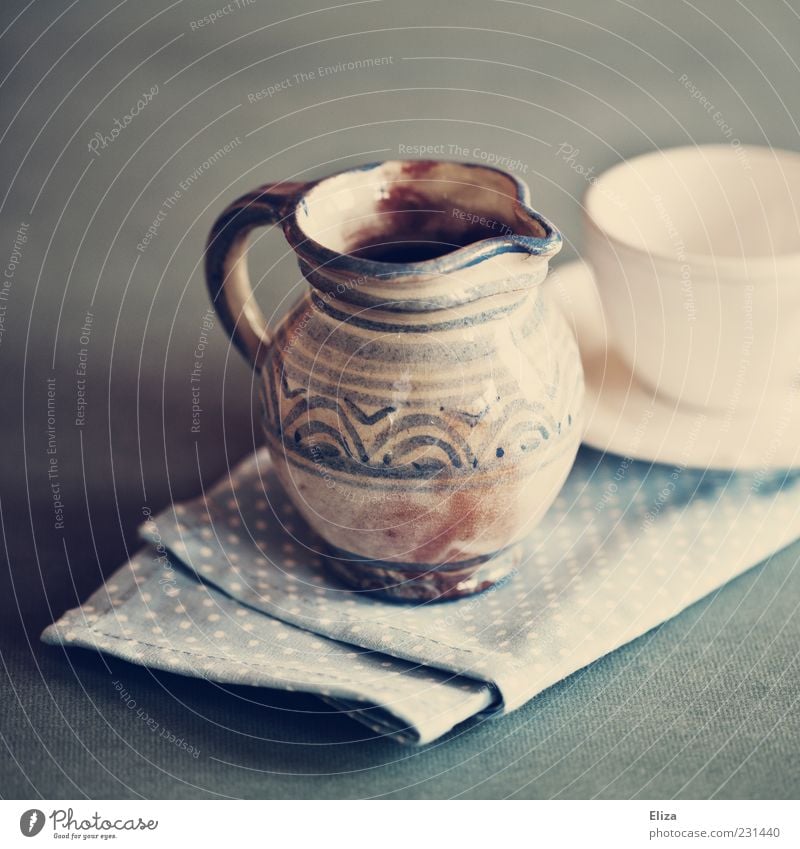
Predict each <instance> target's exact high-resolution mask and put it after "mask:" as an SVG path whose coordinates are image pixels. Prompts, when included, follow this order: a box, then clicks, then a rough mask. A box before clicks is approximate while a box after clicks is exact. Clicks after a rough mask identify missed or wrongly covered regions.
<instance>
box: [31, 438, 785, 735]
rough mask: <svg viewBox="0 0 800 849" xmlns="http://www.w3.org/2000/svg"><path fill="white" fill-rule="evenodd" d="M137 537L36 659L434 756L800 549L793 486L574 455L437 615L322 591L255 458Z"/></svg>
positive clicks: (276, 490)
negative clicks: (294, 710)
mask: <svg viewBox="0 0 800 849" xmlns="http://www.w3.org/2000/svg"><path fill="white" fill-rule="evenodd" d="M142 534H143V536H144V538H145V539H146V540H147V541H148V542H149V548H148V549H146V550H145V551H144V552H142V553H140V554H139V555H137V557H135V558H134V559H133V560H132V561H131V563H130V564H127V565H126V566H124V567H122V568H121V569H120V570H119V571H118V572H117V573H116V574H115V575H114V576H113V577H112V579H111V580H109V581H108V582H107V583H106V584H105V585H104V586H103V587H101V588H100V589H99V590H98V591H97V592H96V593H95V594H94V595H93V596H92V598H91V599H89V601H88V603H87V604H85V605H83V606H82V607H80V608H77V609H76V610H73V611H70V612H69V613H67V614H65V616H64V617H63V618H62V619H61V620H59V622H58V623H56V624H55V625H52V626H50V627H49V628H48V629H47V630H46V631H45V632H44V635H43V639H44V640H45V641H46V642H51V643H62V644H73V645H81V646H87V647H93V648H97V649H99V650H102V651H106V652H110V653H112V654H115V655H118V656H120V657H124V658H125V659H126V660H130V661H133V662H135V663H141V664H145V665H148V666H154V667H158V668H162V669H170V670H172V671H174V672H180V673H183V674H186V675H194V676H198V677H205V678H208V679H211V680H214V681H221V682H228V683H241V684H252V685H256V686H269V687H276V688H280V689H289V690H303V691H306V692H310V693H316V694H318V695H320V696H322V697H323V698H325V699H326V700H328V701H330V702H332V703H333V704H334V705H336V706H337V707H338V708H340V709H342V710H347V711H348V712H349V713H350V715H352V716H353V717H354V718H356V719H358V720H360V721H361V722H364V723H365V724H367V725H368V726H370V727H371V728H372V729H373V730H376V731H380V732H382V733H388V734H391V735H393V736H394V737H395V738H396V739H398V740H400V741H402V742H413V743H427V742H430V741H432V740H435V739H436V738H438V737H440V736H441V735H443V734H445V733H447V732H448V731H449V730H451V729H452V728H453V727H455V726H456V725H459V724H460V723H462V722H464V721H465V720H467V719H470V718H473V717H476V716H480V717H484V716H490V715H499V714H503V713H507V712H508V711H511V710H514V709H515V708H517V707H519V706H520V705H522V704H524V703H525V702H527V701H528V700H530V699H531V698H533V697H534V696H535V695H536V694H538V693H539V692H541V691H542V690H544V689H546V688H547V687H549V686H551V685H552V684H554V683H556V682H557V681H559V680H561V679H562V678H564V677H566V676H567V675H569V674H571V673H572V672H575V671H576V670H578V669H580V668H582V667H584V666H586V665H587V664H589V663H591V662H592V661H594V660H596V659H598V658H599V657H601V656H603V655H605V654H607V653H608V652H610V651H613V650H614V649H615V648H617V647H619V646H621V645H623V644H624V643H627V642H629V641H630V640H632V639H634V638H636V637H638V636H640V635H641V634H644V633H646V632H647V631H649V630H650V629H651V628H654V627H656V626H657V625H660V624H661V623H663V622H664V621H665V620H667V619H669V618H671V617H672V616H674V615H676V614H677V613H679V612H680V611H681V610H683V609H684V608H686V607H687V606H689V605H690V604H692V603H693V602H695V601H697V600H699V599H700V598H702V597H703V596H705V595H707V594H708V593H710V592H712V591H713V590H715V589H717V588H718V587H720V586H721V585H722V584H724V583H726V582H727V581H729V580H730V579H732V578H733V577H735V576H736V575H738V574H740V573H741V572H743V571H744V570H746V569H747V568H749V567H751V566H753V565H755V564H756V563H759V562H760V561H762V560H763V559H765V558H766V557H768V556H769V555H770V554H772V553H774V552H775V551H777V550H779V549H780V548H783V547H784V546H785V545H788V544H789V543H790V542H792V541H794V540H795V539H796V538H798V537H800V474H799V473H797V472H793V473H785V474H784V473H776V474H772V475H770V476H767V475H765V474H761V473H755V474H743V473H738V474H734V473H727V472H716V471H705V472H704V471H696V470H690V469H686V468H683V467H681V466H676V467H674V468H670V467H668V466H661V465H650V464H647V463H644V462H640V461H634V460H631V459H629V458H622V457H617V456H613V455H603V454H600V453H599V452H596V451H593V450H590V449H582V450H581V452H580V453H579V455H578V459H577V461H576V464H575V467H574V468H573V470H572V473H571V474H570V477H569V478H568V480H567V483H566V484H565V486H564V489H563V490H562V492H561V493H560V495H559V497H558V498H557V500H556V502H555V504H554V505H553V507H552V508H551V510H550V511H549V513H548V514H547V516H546V517H545V519H544V521H543V522H542V523H541V524H540V525H539V526H538V527H537V528H536V530H535V531H534V533H533V534H532V535H531V537H530V539H529V540H528V542H527V544H526V549H525V556H524V557H523V560H522V563H521V564H520V566H518V567H517V570H516V571H515V573H514V574H512V575H511V576H510V577H509V578H508V579H507V580H505V581H504V582H502V584H501V585H498V586H497V587H494V588H492V589H490V590H488V591H487V592H485V593H483V594H481V595H478V596H473V597H471V598H466V599H462V600H459V601H452V602H446V603H439V604H431V603H427V604H420V605H406V604H396V603H391V602H386V601H381V600H379V599H377V598H376V597H374V596H373V595H372V594H370V593H363V592H354V591H352V590H350V589H348V588H346V587H344V586H343V585H342V584H340V583H339V582H338V580H337V579H336V578H334V577H332V576H331V575H330V574H329V573H328V572H327V571H326V570H325V568H324V565H323V561H322V558H321V557H320V552H321V551H322V550H323V548H322V544H321V542H320V540H318V539H317V538H316V537H315V536H314V534H313V533H312V532H311V531H310V530H309V529H308V528H307V526H305V524H304V522H303V520H302V519H301V518H300V516H299V515H298V514H297V513H296V511H295V510H294V508H293V507H292V505H291V503H290V502H289V500H288V498H287V497H286V495H285V493H284V492H283V490H282V488H281V487H280V484H279V483H278V481H277V478H276V477H275V474H274V470H273V469H272V467H271V463H270V459H269V455H268V453H267V452H266V450H262V451H260V452H258V453H257V454H256V455H254V456H252V457H250V458H249V459H247V460H245V461H244V462H243V463H241V464H240V465H239V466H237V467H236V468H235V469H234V470H232V471H231V473H230V474H229V475H228V476H227V477H226V478H224V479H223V480H222V481H220V482H219V483H218V484H217V485H216V486H215V487H214V488H213V489H212V490H211V491H210V492H208V493H204V494H203V495H202V496H201V497H199V498H197V499H195V500H194V501H191V502H189V503H186V504H177V505H174V506H173V507H170V508H168V509H167V510H165V511H164V512H163V513H161V514H159V515H158V516H156V517H153V518H152V519H150V520H149V521H148V522H147V523H146V524H145V526H144V527H143V529H142Z"/></svg>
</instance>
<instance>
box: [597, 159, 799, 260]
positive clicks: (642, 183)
mask: <svg viewBox="0 0 800 849" xmlns="http://www.w3.org/2000/svg"><path fill="white" fill-rule="evenodd" d="M586 212H587V214H588V216H589V218H590V219H591V220H592V222H593V223H594V224H595V225H596V226H597V227H598V228H599V229H600V230H601V232H603V233H605V234H606V235H607V236H609V237H610V238H612V239H613V240H615V241H616V242H619V243H621V244H623V245H627V246H629V247H632V248H636V249H640V250H643V251H646V252H648V253H650V254H654V255H657V256H661V257H664V258H668V259H673V260H676V261H678V262H686V261H687V260H689V259H690V258H691V259H698V260H700V259H703V258H707V259H709V260H711V261H714V260H716V261H722V260H734V261H736V260H739V261H741V260H746V259H751V258H766V257H776V256H783V255H800V154H797V153H792V152H789V151H782V150H774V149H771V148H766V147H764V148H761V147H750V146H734V145H707V146H699V147H683V148H674V149H671V150H664V151H655V152H653V153H649V154H646V155H644V156H639V157H636V158H634V159H631V160H628V161H626V162H623V163H621V164H620V165H617V166H615V167H613V168H611V169H610V170H609V171H607V172H606V173H605V174H603V175H602V176H601V177H600V178H599V179H598V180H597V181H595V182H594V184H593V185H592V187H591V189H590V190H589V192H588V194H587V198H586Z"/></svg>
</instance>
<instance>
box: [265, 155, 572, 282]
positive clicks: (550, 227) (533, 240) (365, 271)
mask: <svg viewBox="0 0 800 849" xmlns="http://www.w3.org/2000/svg"><path fill="white" fill-rule="evenodd" d="M449 164H452V165H454V166H458V167H463V168H468V169H471V170H474V171H476V172H480V171H483V172H491V173H494V174H499V175H501V176H502V177H504V178H506V179H508V180H510V181H511V182H512V184H513V187H514V197H513V202H514V203H515V205H516V207H515V211H516V212H517V213H518V214H520V215H521V216H524V217H525V218H527V219H528V220H529V221H531V222H533V223H534V224H535V225H538V227H539V228H541V230H542V231H543V234H544V235H543V236H533V235H525V234H522V233H520V234H516V233H510V234H504V235H500V236H490V237H487V238H485V239H478V240H476V241H474V242H470V243H469V244H466V245H464V246H462V247H458V248H456V249H455V250H452V251H450V252H448V253H444V254H442V255H440V256H436V257H433V258H430V259H425V260H419V261H410V262H382V261H380V260H375V259H369V258H365V257H359V256H354V255H353V254H348V253H342V252H340V251H337V250H335V249H333V248H330V247H328V246H326V245H324V244H322V243H321V242H319V241H317V240H316V239H315V238H313V237H312V236H310V235H309V234H308V233H307V232H306V231H305V230H304V229H303V227H302V225H301V223H300V221H299V220H298V212H299V211H300V210H301V209H302V208H303V204H304V201H305V198H306V197H307V195H308V194H309V193H310V192H311V191H313V190H314V189H315V188H317V187H318V186H320V185H322V184H323V183H326V182H328V181H330V180H334V179H336V178H340V177H342V176H344V175H347V174H353V175H355V174H358V173H361V172H368V171H373V170H375V169H377V168H381V167H386V166H388V165H397V166H400V167H401V168H410V169H419V168H423V167H425V166H428V167H430V166H436V165H449ZM282 228H283V231H284V234H285V236H286V239H287V240H288V242H289V244H290V245H291V246H292V248H293V249H294V250H295V252H296V253H297V254H298V255H299V256H300V257H301V258H302V259H303V260H305V261H306V262H307V263H310V264H312V265H313V266H315V267H316V268H318V269H324V271H325V272H331V273H333V274H335V275H337V276H338V275H342V276H346V277H356V278H364V279H365V280H366V279H381V280H391V281H392V282H395V283H402V282H405V281H408V282H414V281H417V280H419V279H420V278H427V277H431V276H435V277H439V276H442V275H445V274H449V273H451V272H454V271H459V270H461V269H464V268H469V267H470V266H474V265H477V264H478V263H481V262H483V261H485V260H488V259H491V258H492V257H495V256H498V255H500V254H504V253H525V254H528V255H529V256H539V257H542V258H549V257H551V256H553V255H555V254H557V253H558V252H559V250H561V247H562V243H563V237H562V235H561V232H560V231H559V230H558V228H557V227H556V226H555V225H554V224H553V223H552V222H551V221H549V220H548V219H547V218H546V217H545V216H544V215H542V214H541V213H540V212H537V211H536V210H535V209H533V208H532V207H531V205H530V189H529V187H528V186H527V184H526V183H525V182H523V181H522V180H520V179H519V178H518V177H516V176H515V175H514V174H510V173H509V172H507V171H504V170H503V169H502V168H495V167H493V166H490V165H484V164H482V163H477V162H462V161H459V160H448V159H436V160H430V159H389V160H382V161H378V162H371V163H368V164H365V165H358V166H355V167H353V168H346V169H343V170H342V171H338V172H336V173H335V174H330V175H328V176H326V177H322V178H320V179H319V180H313V181H310V182H308V183H305V184H303V186H302V188H300V189H299V190H298V191H297V192H295V193H294V194H292V195H291V196H289V197H288V198H287V199H286V202H285V204H284V208H283V220H282Z"/></svg>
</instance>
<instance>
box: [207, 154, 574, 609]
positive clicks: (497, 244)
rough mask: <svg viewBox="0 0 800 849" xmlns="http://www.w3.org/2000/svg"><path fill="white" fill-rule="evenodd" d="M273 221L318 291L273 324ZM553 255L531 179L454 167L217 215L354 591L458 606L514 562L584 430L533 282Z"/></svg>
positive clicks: (221, 242)
mask: <svg viewBox="0 0 800 849" xmlns="http://www.w3.org/2000/svg"><path fill="white" fill-rule="evenodd" d="M271 224H274V225H278V224H279V225H280V226H281V228H282V229H283V232H284V234H285V236H286V238H287V239H288V241H289V244H290V245H291V247H292V248H293V249H294V251H295V253H296V254H297V258H298V261H299V265H300V269H301V271H302V273H303V275H304V277H305V279H306V280H307V281H308V284H309V286H308V290H307V291H306V293H305V294H304V295H303V296H302V297H301V298H300V299H299V300H298V301H297V303H296V304H295V305H294V307H293V308H292V309H291V311H290V312H289V314H288V315H287V316H286V317H285V318H284V319H283V320H282V322H281V323H280V324H279V325H278V327H277V328H276V329H275V331H274V333H272V332H269V331H268V330H267V325H266V321H265V319H264V317H263V315H262V313H261V312H260V310H259V308H258V307H257V305H256V303H255V301H254V300H253V293H252V291H251V287H250V283H249V280H248V276H247V270H246V256H245V255H246V250H247V240H248V235H249V233H250V232H251V231H252V230H253V229H254V228H256V227H260V226H264V225H271ZM560 247H561V236H560V234H559V232H558V231H557V230H556V228H555V227H554V226H553V225H552V224H551V223H550V222H549V221H547V220H546V219H545V218H544V217H543V216H541V215H540V214H539V213H537V212H535V211H534V210H533V209H531V208H530V207H529V205H528V190H527V187H526V186H525V185H524V184H522V183H521V182H519V181H518V180H516V179H515V178H513V177H511V176H509V175H508V174H506V173H504V172H502V171H498V170H496V169H493V168H487V167H482V166H475V165H467V164H460V163H454V162H427V161H426V162H418V161H413V162H409V161H406V162H398V161H392V162H383V163H379V164H376V165H371V166H368V167H362V168H357V169H354V170H351V171H346V172H344V173H340V174H336V175H334V176H332V177H328V178H327V179H323V180H320V181H318V182H313V183H308V184H298V183H292V184H286V183H278V184H273V185H266V186H262V187H260V188H258V189H256V190H255V191H253V192H251V193H249V194H247V195H245V196H244V197H242V198H240V199H239V200H237V201H235V202H234V203H233V204H231V205H230V206H229V207H228V208H227V209H226V210H225V211H224V212H223V214H222V215H221V216H220V217H219V219H218V220H217V222H216V223H215V225H214V227H213V229H212V232H211V235H210V237H209V242H208V247H207V253H206V275H207V281H208V285H209V288H210V291H211V296H212V299H213V302H214V304H215V306H216V309H217V311H218V313H219V315H220V318H221V320H222V322H223V323H224V325H225V327H226V328H227V331H228V333H229V334H230V337H231V339H232V340H233V342H234V343H235V344H236V346H237V347H238V348H239V350H240V351H241V352H242V354H243V355H244V356H245V357H246V358H247V360H248V362H249V363H250V364H251V366H252V367H253V369H255V371H256V372H257V376H258V385H259V389H260V392H261V396H262V403H263V420H264V429H265V432H266V438H267V444H268V446H269V449H270V452H271V455H272V459H273V462H274V465H275V469H276V471H277V474H278V476H279V478H280V480H281V482H282V484H283V486H284V488H285V490H286V493H287V494H288V496H289V498H291V500H292V502H293V503H294V505H295V506H296V508H297V509H298V510H299V512H300V513H301V514H302V515H303V517H304V518H305V519H306V521H307V522H308V524H309V525H310V527H311V528H312V529H313V530H314V531H316V532H317V533H318V534H319V535H320V536H321V537H322V538H323V540H324V541H325V543H326V546H327V552H328V555H327V559H328V562H329V564H330V566H331V567H332V568H333V569H334V570H335V572H336V573H337V574H338V576H339V577H340V578H341V579H343V580H344V581H345V582H346V583H347V584H348V585H349V586H350V587H352V588H356V589H359V590H361V591H364V592H375V593H378V594H380V595H384V596H391V597H394V598H400V599H439V598H453V597H457V596H461V595H468V594H470V593H473V592H478V591H480V590H483V589H486V588H487V587H489V586H491V585H492V584H494V583H496V582H498V581H500V580H501V579H504V578H505V577H507V576H508V575H509V573H511V572H513V571H514V567H515V565H516V562H517V561H518V559H519V557H520V550H521V547H520V543H521V542H522V540H523V539H524V538H525V536H526V535H527V534H528V533H529V532H530V531H531V530H532V529H533V527H534V526H535V525H536V523H537V522H538V521H539V519H540V518H541V516H542V515H543V514H544V512H545V511H546V510H547V509H548V507H549V506H550V505H551V504H552V502H553V501H554V499H555V497H556V495H557V494H558V491H559V489H560V488H561V486H562V484H563V482H564V479H565V478H566V476H567V474H568V472H569V470H570V468H571V466H572V463H573V461H574V458H575V454H576V452H577V449H578V445H579V442H580V437H581V404H582V400H583V374H582V370H581V364H580V359H579V355H578V349H577V346H576V343H575V340H574V338H573V335H572V333H571V330H570V328H569V327H568V325H567V323H566V321H565V319H564V318H563V317H562V315H561V314H560V312H559V311H558V309H557V307H556V305H555V303H554V302H553V303H551V300H550V295H549V294H548V292H547V286H542V285H541V284H542V283H543V281H544V279H545V276H546V274H547V267H548V260H549V258H550V257H551V256H553V255H554V254H555V253H557V252H558V250H559V249H560Z"/></svg>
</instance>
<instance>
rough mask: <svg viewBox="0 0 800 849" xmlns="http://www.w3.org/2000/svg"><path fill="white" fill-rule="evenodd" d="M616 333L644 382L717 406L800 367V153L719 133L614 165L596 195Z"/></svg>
mask: <svg viewBox="0 0 800 849" xmlns="http://www.w3.org/2000/svg"><path fill="white" fill-rule="evenodd" d="M585 216H586V225H587V226H586V230H587V246H586V255H587V259H588V261H589V263H590V265H591V266H592V269H593V272H594V274H595V279H596V282H597V286H598V289H599V291H600V297H601V299H602V302H603V310H604V313H605V316H606V321H607V323H608V334H609V343H610V344H611V345H612V346H613V347H614V348H615V349H616V350H617V351H618V352H619V353H620V354H622V356H623V357H624V358H625V360H626V361H627V362H628V364H629V365H630V366H631V368H632V370H633V372H634V374H635V375H636V376H637V377H638V378H639V380H640V381H642V382H643V383H645V384H647V385H649V386H650V387H651V388H653V389H654V390H655V391H656V392H658V393H659V394H661V395H664V396H668V397H670V398H672V399H674V400H676V401H678V402H679V403H682V404H687V405H692V406H697V407H700V408H705V409H708V410H712V411H714V410H724V409H726V408H727V409H729V410H732V411H733V410H736V409H744V410H746V409H747V408H751V409H752V408H755V407H758V406H761V405H763V403H765V401H769V400H770V399H774V398H776V397H778V396H781V395H784V396H785V394H786V393H787V392H789V391H791V390H792V388H793V387H794V388H796V387H797V380H798V376H799V375H800V154H797V153H791V152H789V151H783V150H773V149H771V148H766V147H763V148H762V147H745V146H733V145H707V146H700V147H679V148H673V149H671V150H663V151H656V152H654V153H648V154H646V155H644V156H640V157H637V158H635V159H631V160H629V161H627V162H623V163H622V164H620V165H617V166H615V167H613V168H611V169H610V170H609V171H606V172H605V173H604V174H602V175H601V176H600V177H599V178H598V179H597V180H596V181H594V182H593V184H592V186H591V188H590V189H589V191H588V193H587V195H586V201H585Z"/></svg>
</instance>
